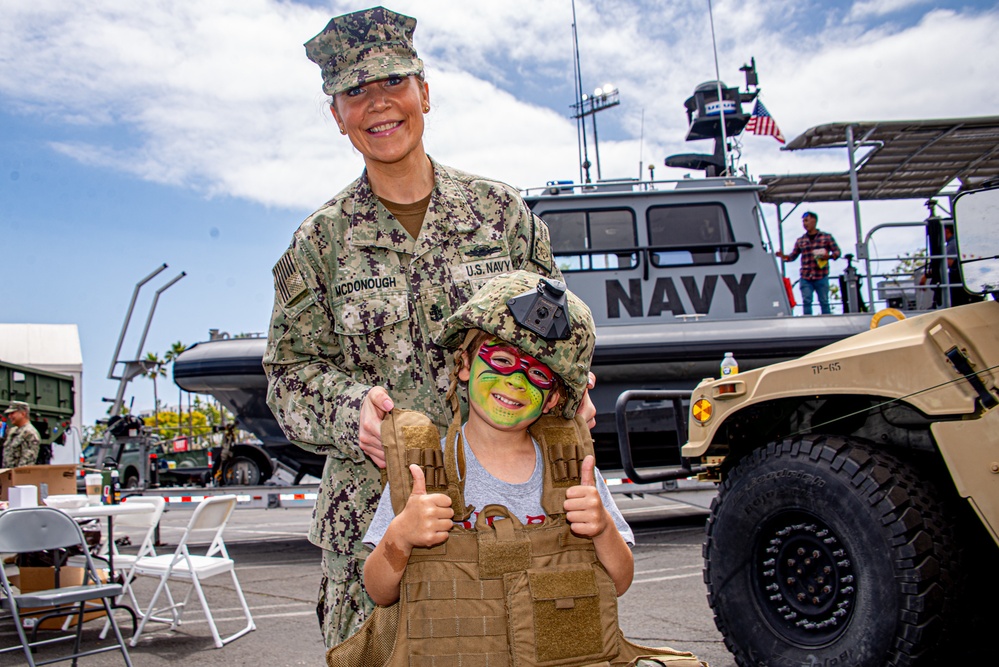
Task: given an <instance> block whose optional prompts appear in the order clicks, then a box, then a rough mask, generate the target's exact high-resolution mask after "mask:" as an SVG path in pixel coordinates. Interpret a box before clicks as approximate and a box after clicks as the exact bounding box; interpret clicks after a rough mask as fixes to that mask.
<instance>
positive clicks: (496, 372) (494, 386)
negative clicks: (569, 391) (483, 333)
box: [468, 343, 554, 427]
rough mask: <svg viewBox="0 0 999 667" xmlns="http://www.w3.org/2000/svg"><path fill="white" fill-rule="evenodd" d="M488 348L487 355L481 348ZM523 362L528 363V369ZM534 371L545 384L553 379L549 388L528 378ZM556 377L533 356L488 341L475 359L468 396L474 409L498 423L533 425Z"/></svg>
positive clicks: (509, 425)
mask: <svg viewBox="0 0 999 667" xmlns="http://www.w3.org/2000/svg"><path fill="white" fill-rule="evenodd" d="M486 348H490V350H488V351H489V352H490V353H489V354H487V355H486V357H485V358H484V357H483V356H482V354H481V351H482V350H485V349H486ZM486 358H488V359H489V361H488V362H487V361H486ZM524 362H526V363H527V368H526V370H525V368H524V367H523V364H524ZM532 371H534V373H533V374H534V375H535V379H536V380H538V381H539V382H541V383H542V384H545V383H546V382H545V380H544V379H543V378H544V377H549V378H550V379H549V381H548V384H549V388H548V389H542V388H540V387H538V386H535V384H533V383H532V382H530V381H529V380H528V373H531V372H532ZM545 373H547V375H545ZM553 378H554V374H553V373H552V372H551V369H549V368H548V367H547V366H545V365H544V364H542V363H541V362H539V361H537V360H536V359H534V358H533V357H530V356H527V355H523V354H520V353H519V352H518V351H517V350H516V349H515V348H512V347H510V346H508V345H506V344H504V343H500V344H499V345H496V344H492V345H491V344H489V343H487V344H486V345H483V346H482V348H480V354H478V355H476V356H475V357H474V358H473V359H472V367H471V369H470V377H469V382H468V396H469V400H470V401H471V403H472V405H473V409H475V410H476V412H478V413H479V415H480V416H482V417H484V418H486V419H487V420H488V421H490V422H492V423H493V424H494V425H495V426H499V427H514V426H517V425H518V424H522V423H523V424H531V423H533V422H534V420H536V419H537V418H538V417H540V416H541V413H542V409H543V408H544V406H545V403H546V402H547V400H548V397H549V395H550V394H551V387H553V386H554V380H553Z"/></svg>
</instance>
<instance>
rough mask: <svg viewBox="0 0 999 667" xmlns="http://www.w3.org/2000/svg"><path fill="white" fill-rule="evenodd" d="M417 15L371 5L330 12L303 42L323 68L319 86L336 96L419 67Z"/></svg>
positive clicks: (419, 69) (308, 54)
mask: <svg viewBox="0 0 999 667" xmlns="http://www.w3.org/2000/svg"><path fill="white" fill-rule="evenodd" d="M414 30H416V19H414V18H411V17H409V16H404V15H402V14H397V13H395V12H393V11H392V10H391V9H385V8H384V7H373V8H371V9H365V10H364V11H360V12H352V13H350V14H344V15H342V16H337V17H334V18H333V19H331V20H330V22H329V23H327V24H326V27H325V28H324V29H323V31H322V32H321V33H319V34H318V35H316V36H315V37H313V38H312V39H310V40H309V41H308V42H306V43H305V54H306V55H307V56H308V57H309V60H311V61H312V62H314V63H316V64H317V65H319V67H320V68H321V69H322V71H323V91H324V92H325V93H326V94H327V95H336V94H337V93H342V92H343V91H345V90H347V89H349V88H353V87H354V86H361V85H363V84H365V83H370V82H372V81H382V80H384V79H387V78H389V77H391V76H409V75H411V74H420V73H421V72H423V61H422V60H420V59H419V58H418V57H417V56H416V49H414V48H413V31H414Z"/></svg>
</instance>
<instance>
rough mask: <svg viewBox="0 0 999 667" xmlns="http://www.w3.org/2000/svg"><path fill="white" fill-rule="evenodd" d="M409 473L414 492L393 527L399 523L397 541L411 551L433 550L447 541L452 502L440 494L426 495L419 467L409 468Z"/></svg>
mask: <svg viewBox="0 0 999 667" xmlns="http://www.w3.org/2000/svg"><path fill="white" fill-rule="evenodd" d="M409 472H410V473H411V474H412V475H413V492H412V493H411V494H410V495H409V499H408V500H407V501H406V507H405V509H403V510H402V512H401V513H400V514H399V516H397V517H396V518H395V519H393V523H398V525H399V531H400V537H401V538H402V539H403V540H405V541H406V542H407V543H408V545H409V546H410V547H433V546H436V545H438V544H440V543H442V542H444V541H445V540H447V537H448V532H449V531H450V530H451V527H452V526H453V525H454V524H453V522H452V521H451V518H452V517H453V516H454V510H452V509H451V499H450V498H449V497H448V496H446V495H444V494H443V493H431V494H428V493H427V482H426V479H425V478H424V476H423V468H421V467H420V466H418V465H416V464H415V463H414V464H412V465H410V466H409Z"/></svg>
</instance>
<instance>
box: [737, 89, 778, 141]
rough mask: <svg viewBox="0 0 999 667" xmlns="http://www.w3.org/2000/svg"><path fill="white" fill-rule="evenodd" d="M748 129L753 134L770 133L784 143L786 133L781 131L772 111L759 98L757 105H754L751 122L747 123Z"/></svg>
mask: <svg viewBox="0 0 999 667" xmlns="http://www.w3.org/2000/svg"><path fill="white" fill-rule="evenodd" d="M746 131H747V132H752V133H753V134H761V135H770V136H771V137H773V138H774V139H776V140H777V141H779V142H781V143H784V135H783V134H781V133H780V128H779V127H777V123H775V122H774V119H773V118H771V117H770V112H769V111H767V108H766V107H765V106H763V102H760V101H759V100H756V105H755V106H754V107H753V115H752V116H750V117H749V122H748V123H746Z"/></svg>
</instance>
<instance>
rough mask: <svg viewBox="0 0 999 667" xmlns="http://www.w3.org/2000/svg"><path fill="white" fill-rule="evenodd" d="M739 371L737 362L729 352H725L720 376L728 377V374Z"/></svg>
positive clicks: (735, 373)
mask: <svg viewBox="0 0 999 667" xmlns="http://www.w3.org/2000/svg"><path fill="white" fill-rule="evenodd" d="M738 373H739V362H738V361H736V360H735V357H734V356H732V353H731V352H726V353H725V358H724V359H722V362H721V374H722V377H723V378H724V377H728V376H729V375H737V374H738Z"/></svg>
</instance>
